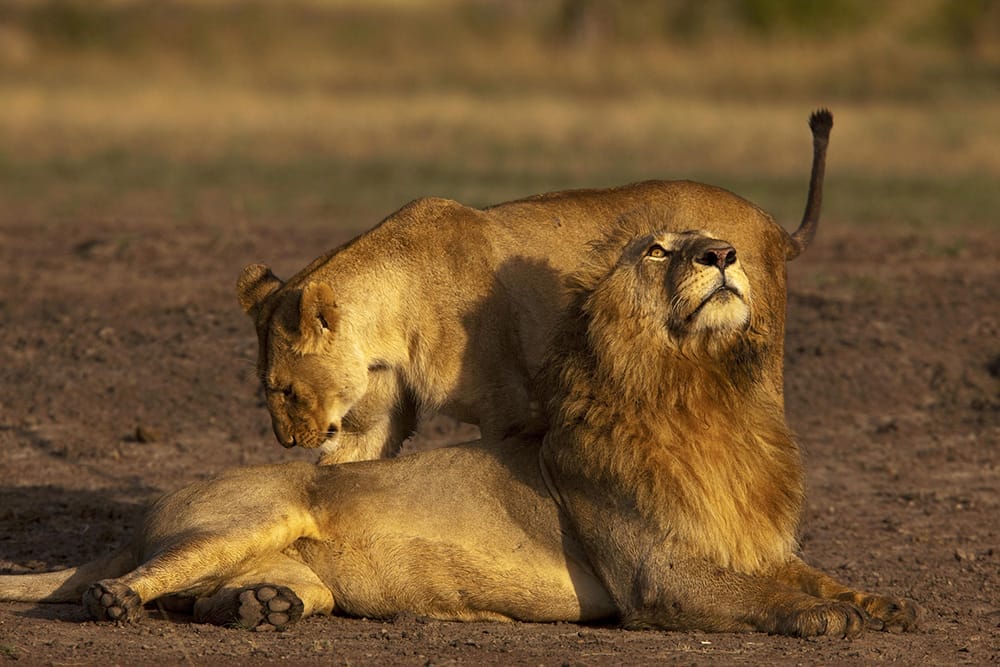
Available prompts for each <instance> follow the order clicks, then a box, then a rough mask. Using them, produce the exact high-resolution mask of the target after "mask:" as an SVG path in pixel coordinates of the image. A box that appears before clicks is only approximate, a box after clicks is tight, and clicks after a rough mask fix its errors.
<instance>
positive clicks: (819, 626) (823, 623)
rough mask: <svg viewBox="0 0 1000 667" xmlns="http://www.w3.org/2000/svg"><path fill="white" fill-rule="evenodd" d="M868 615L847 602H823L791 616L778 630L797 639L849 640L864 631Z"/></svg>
mask: <svg viewBox="0 0 1000 667" xmlns="http://www.w3.org/2000/svg"><path fill="white" fill-rule="evenodd" d="M868 621H869V618H868V614H867V613H866V612H865V611H864V610H862V609H859V608H858V607H855V606H854V605H853V604H850V603H848V602H836V601H824V602H821V603H819V604H816V605H815V606H813V607H811V608H809V609H806V610H804V611H800V612H797V613H795V614H793V615H792V616H791V617H790V618H788V619H786V620H785V622H784V623H782V624H781V627H780V628H779V633H780V634H787V635H796V636H799V637H818V636H827V637H838V638H843V639H851V638H853V637H857V636H858V635H860V634H861V633H863V632H864V631H865V628H866V627H867V625H868Z"/></svg>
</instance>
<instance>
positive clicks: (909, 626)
mask: <svg viewBox="0 0 1000 667" xmlns="http://www.w3.org/2000/svg"><path fill="white" fill-rule="evenodd" d="M775 576H776V577H777V578H778V580H779V581H781V582H783V583H785V584H788V585H789V586H793V587H795V588H798V589H799V590H801V591H803V592H805V593H808V594H809V595H815V596H817V597H821V598H825V599H828V600H844V601H846V602H850V603H851V604H854V605H856V606H858V607H860V608H862V609H864V610H865V611H866V612H867V613H868V614H869V615H870V616H871V617H872V621H871V623H870V624H869V625H870V626H872V627H874V628H875V629H878V630H888V631H890V632H904V631H907V630H914V629H916V628H918V627H919V625H920V619H921V617H922V615H923V610H922V609H921V608H920V606H919V605H918V604H917V603H915V602H913V601H912V600H906V599H902V598H893V597H888V596H883V595H875V594H873V593H865V592H863V591H857V590H854V589H851V588H848V587H847V586H844V585H843V584H841V583H840V582H838V581H837V580H836V579H834V578H833V577H831V576H829V575H828V574H826V573H825V572H822V571H820V570H817V569H816V568H814V567H811V566H810V565H807V564H806V563H805V562H803V561H802V560H801V559H800V558H797V557H794V556H793V557H792V559H791V560H789V561H788V563H786V564H785V565H784V566H783V567H781V568H780V569H779V570H778V571H777V572H775Z"/></svg>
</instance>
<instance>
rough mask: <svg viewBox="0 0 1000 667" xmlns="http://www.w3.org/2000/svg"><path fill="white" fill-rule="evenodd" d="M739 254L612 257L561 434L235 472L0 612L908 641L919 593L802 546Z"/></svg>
mask: <svg viewBox="0 0 1000 667" xmlns="http://www.w3.org/2000/svg"><path fill="white" fill-rule="evenodd" d="M648 223H649V221H648V220H640V221H637V222H636V224H639V225H640V226H641V225H645V224H648ZM622 245H624V251H623V252H620V253H616V252H615V251H614V248H615V247H616V246H622ZM776 252H782V253H783V252H784V250H783V248H782V247H780V246H779V247H778V248H777V250H776ZM739 253H740V254H737V249H736V248H735V247H733V246H732V245H730V244H729V243H727V242H725V241H721V240H719V239H716V238H713V237H711V236H709V235H707V234H704V233H701V232H682V233H675V232H669V231H662V232H656V233H653V234H646V235H642V236H640V237H639V238H638V239H636V240H632V241H628V242H626V241H625V239H624V238H623V237H616V238H614V239H611V240H610V241H609V242H607V243H605V244H604V246H603V251H601V250H599V251H597V252H596V257H595V261H594V265H593V267H591V269H590V270H588V271H585V272H583V273H582V274H581V276H580V277H579V279H578V280H577V287H576V288H575V291H574V293H575V295H576V296H575V297H574V298H573V302H572V305H571V307H570V311H569V312H570V316H569V318H568V319H567V321H566V323H565V324H564V325H563V326H562V329H561V331H562V333H561V336H560V338H559V339H558V346H557V349H556V351H555V352H554V353H553V354H552V357H551V361H550V362H549V365H547V367H546V368H547V371H546V374H545V386H546V388H547V389H548V390H549V391H551V393H552V400H551V404H550V409H549V412H550V414H549V418H550V420H551V428H550V431H549V433H548V434H547V436H545V438H544V442H543V441H542V440H541V439H539V438H537V437H536V438H529V437H517V438H511V439H507V440H504V441H500V442H486V441H484V442H481V443H476V444H470V445H463V446H458V447H453V448H445V449H438V450H434V451H430V452H423V453H419V454H415V455H412V456H407V457H402V458H397V459H392V460H382V461H367V462H360V463H353V464H346V465H339V466H310V465H308V464H304V463H301V462H300V463H288V464H284V465H273V466H262V467H256V468H244V469H237V470H233V471H230V472H227V473H225V474H223V475H221V476H219V477H217V478H216V479H214V480H209V481H205V482H199V483H196V484H194V485H191V486H189V487H187V488H186V489H182V490H180V491H178V492H175V493H173V494H170V495H168V496H166V497H165V498H164V499H162V500H161V501H160V502H159V503H157V504H156V505H155V506H154V507H153V509H152V510H151V512H150V513H149V515H148V517H147V519H146V522H145V523H144V525H143V527H142V529H141V531H140V534H139V535H138V537H137V538H136V540H135V541H134V543H133V544H132V546H131V547H129V548H128V549H126V550H125V551H123V552H122V553H120V554H118V555H117V556H114V557H111V558H110V559H106V560H102V561H98V562H95V563H91V564H90V565H87V566H83V567H81V568H78V569H75V570H68V571H65V572H61V573H51V574H42V575H28V576H8V577H0V599H7V600H65V599H68V598H72V597H73V596H74V595H79V593H80V592H81V591H85V592H84V596H83V598H84V603H85V605H86V606H87V608H88V609H89V611H90V613H91V614H92V615H93V616H94V617H95V618H97V619H99V620H115V621H119V622H126V621H132V620H135V619H137V618H138V617H139V616H140V615H141V612H142V605H143V604H144V603H147V602H150V601H152V600H155V599H157V598H160V597H163V596H170V595H185V596H188V597H189V598H192V597H193V598H194V602H193V609H194V614H195V618H196V619H197V620H202V621H207V622H213V623H220V624H238V625H242V626H246V627H252V628H258V629H269V628H275V627H277V628H281V627H285V626H287V625H288V624H289V623H292V622H294V621H295V620H296V619H297V618H299V617H301V616H304V615H308V614H314V613H329V612H332V611H336V612H339V613H344V614H353V615H358V616H367V617H381V618H384V617H391V616H393V615H395V614H397V613H400V612H413V613H416V614H420V615H425V616H429V617H433V618H441V619H455V620H503V619H518V620H525V621H557V620H564V621H586V620H599V619H606V620H613V619H617V620H619V621H620V622H622V623H623V624H625V625H627V626H630V627H641V626H654V627H658V628H667V629H703V630H728V631H737V630H739V631H748V630H759V631H764V632H773V633H784V634H792V635H803V636H810V635H824V634H826V635H833V636H854V635H857V634H859V633H860V632H862V631H863V630H864V629H865V627H866V626H870V627H881V628H889V629H908V628H911V627H913V626H914V625H915V624H916V621H917V617H918V608H917V607H916V605H914V604H913V603H910V602H907V601H903V600H897V599H893V598H888V597H881V596H875V595H869V594H865V593H861V592H856V591H853V590H850V589H848V588H846V587H844V586H842V585H840V584H838V583H837V582H835V581H833V580H832V579H830V578H829V577H827V576H826V575H824V574H822V573H820V572H818V571H816V570H814V569H812V568H810V567H808V566H807V565H805V564H804V563H803V562H802V561H800V560H799V559H798V558H797V557H796V556H795V555H794V551H793V549H794V546H795V540H794V533H795V528H796V522H797V520H798V516H799V511H800V505H801V501H802V483H801V466H800V463H799V458H798V452H797V449H796V446H795V442H794V441H793V440H792V438H791V436H790V435H789V433H788V430H787V428H786V426H785V423H784V419H783V417H782V410H781V394H780V392H778V391H776V389H775V387H773V386H772V385H771V383H770V381H769V380H768V378H767V365H768V362H769V359H770V355H771V354H773V351H774V349H775V348H776V347H779V348H780V340H778V339H776V338H775V333H774V331H775V327H774V325H775V324H777V323H775V322H769V321H768V320H767V317H769V315H768V313H769V312H770V311H769V310H768V308H767V307H766V305H767V304H766V295H767V294H768V293H770V292H771V291H773V290H775V289H780V290H783V284H784V283H783V277H782V276H781V275H780V274H777V275H770V276H768V275H766V274H762V273H760V272H759V271H757V270H755V269H756V267H754V266H753V265H752V264H749V263H748V262H747V260H746V259H745V258H744V256H743V254H742V250H740V251H739ZM762 314H763V315H762ZM768 327H770V329H769V328H768ZM95 580H100V581H97V583H93V582H94V581H95Z"/></svg>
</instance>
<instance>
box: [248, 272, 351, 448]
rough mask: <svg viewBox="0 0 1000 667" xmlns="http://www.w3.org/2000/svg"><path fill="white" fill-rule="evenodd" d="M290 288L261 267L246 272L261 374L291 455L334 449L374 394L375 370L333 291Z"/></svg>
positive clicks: (277, 431)
mask: <svg viewBox="0 0 1000 667" xmlns="http://www.w3.org/2000/svg"><path fill="white" fill-rule="evenodd" d="M283 286H284V283H282V282H281V281H280V280H279V279H278V278H277V277H275V275H274V274H273V273H271V271H270V270H269V269H268V268H267V267H266V266H263V265H261V264H252V265H250V266H248V267H246V269H244V271H243V275H242V276H241V277H240V280H239V284H238V294H239V300H240V305H241V306H242V307H243V309H244V311H246V312H247V313H248V314H249V315H250V316H251V317H253V318H254V321H255V323H256V325H257V339H258V343H259V353H258V356H257V372H258V374H259V376H260V379H261V383H262V384H263V386H264V392H265V395H266V397H267V407H268V411H269V412H270V413H271V425H272V427H273V428H274V435H275V436H276V437H277V439H278V442H280V443H281V444H282V445H283V446H285V447H295V446H296V445H298V446H300V447H306V448H314V447H320V446H321V445H322V446H324V448H329V447H333V446H334V445H335V444H336V441H337V437H338V435H339V434H340V432H341V429H342V427H343V420H344V416H345V415H347V413H348V412H349V411H350V410H351V408H352V407H354V405H355V404H356V403H357V402H358V401H359V400H360V399H361V397H362V396H364V394H365V392H366V391H367V389H368V377H369V368H368V363H367V361H366V359H365V356H364V353H363V351H362V350H361V348H360V347H359V345H358V344H357V343H358V340H357V337H356V336H352V335H349V332H348V331H347V329H348V328H349V326H350V325H349V323H348V322H347V321H346V318H345V317H344V316H343V314H342V313H341V312H340V308H339V307H338V304H337V301H336V299H335V298H334V294H333V290H332V289H331V288H330V286H329V285H327V284H326V283H323V282H308V283H306V284H305V285H304V286H303V287H302V288H301V289H281V288H282V287H283Z"/></svg>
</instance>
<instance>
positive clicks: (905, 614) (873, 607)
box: [842, 594, 924, 632]
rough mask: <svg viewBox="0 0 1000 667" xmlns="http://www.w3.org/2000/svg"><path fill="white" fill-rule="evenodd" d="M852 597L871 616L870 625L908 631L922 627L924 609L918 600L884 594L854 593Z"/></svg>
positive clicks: (888, 629) (871, 626) (882, 628)
mask: <svg viewBox="0 0 1000 667" xmlns="http://www.w3.org/2000/svg"><path fill="white" fill-rule="evenodd" d="M842 599H850V600H852V601H853V602H854V604H856V605H858V606H859V607H861V608H862V609H864V610H865V611H866V612H868V615H869V616H870V617H871V618H870V619H869V621H868V627H870V628H872V629H873V630H885V631H887V632H907V631H910V630H916V629H917V628H919V627H920V621H921V619H922V618H923V615H924V611H923V609H922V608H921V607H920V605H918V604H917V603H916V602H913V601H912V600H904V599H902V598H892V597H886V596H883V595H870V594H860V595H855V594H852V596H851V598H846V596H845V598H842Z"/></svg>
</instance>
